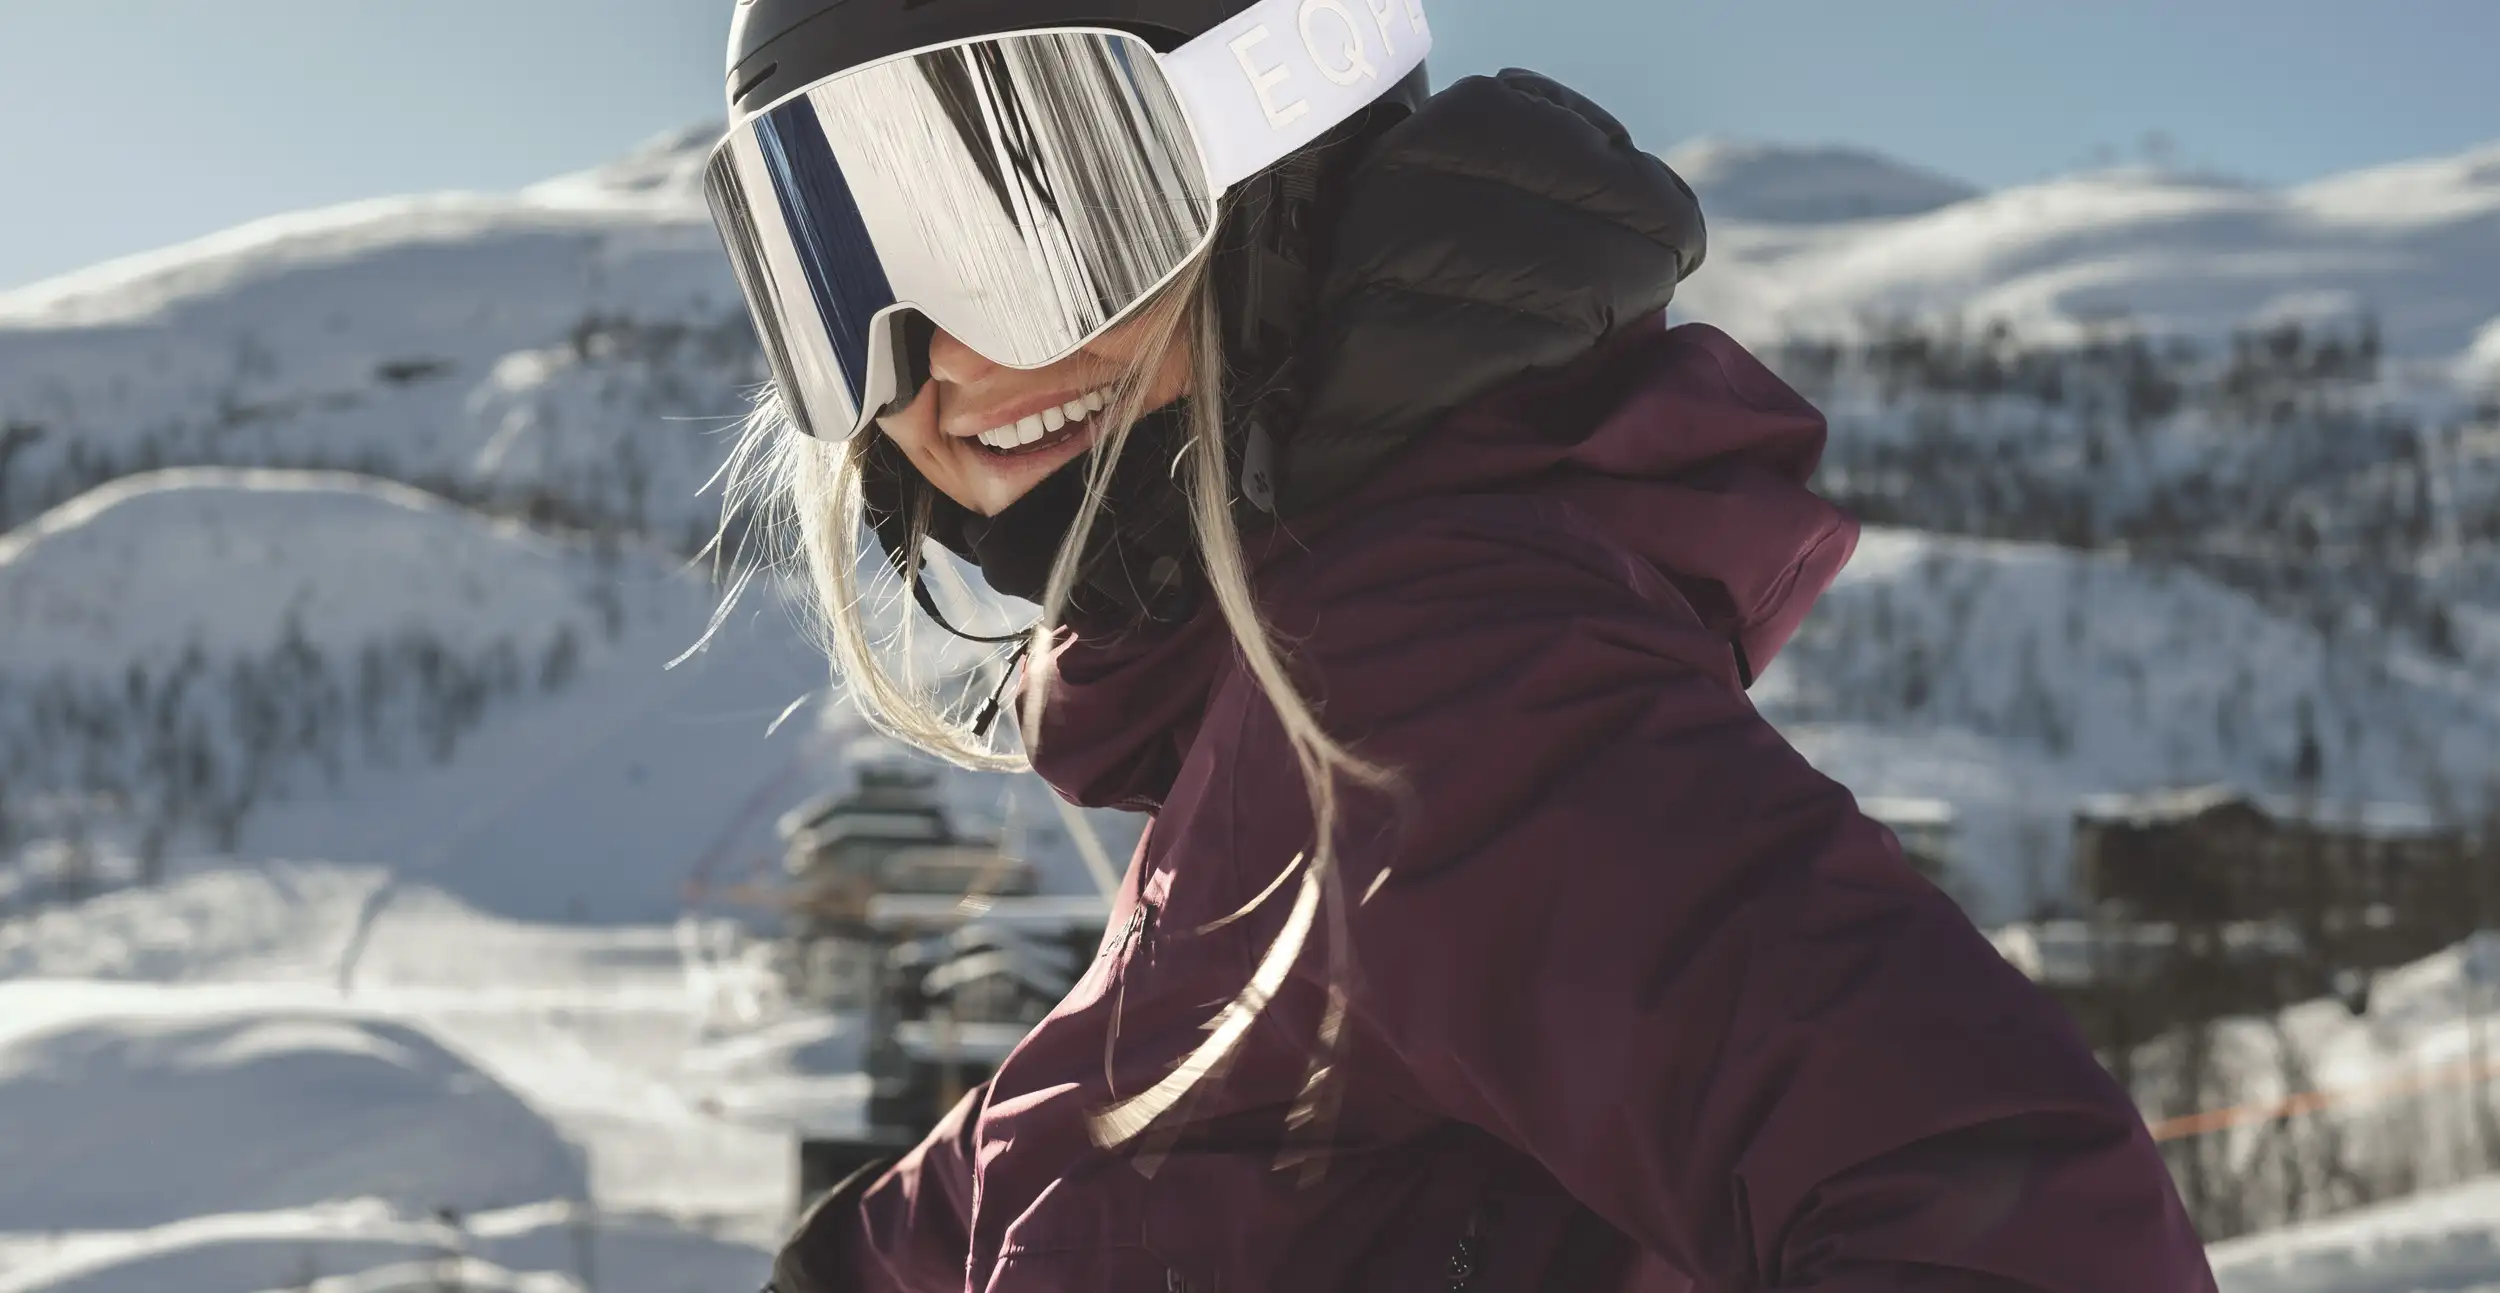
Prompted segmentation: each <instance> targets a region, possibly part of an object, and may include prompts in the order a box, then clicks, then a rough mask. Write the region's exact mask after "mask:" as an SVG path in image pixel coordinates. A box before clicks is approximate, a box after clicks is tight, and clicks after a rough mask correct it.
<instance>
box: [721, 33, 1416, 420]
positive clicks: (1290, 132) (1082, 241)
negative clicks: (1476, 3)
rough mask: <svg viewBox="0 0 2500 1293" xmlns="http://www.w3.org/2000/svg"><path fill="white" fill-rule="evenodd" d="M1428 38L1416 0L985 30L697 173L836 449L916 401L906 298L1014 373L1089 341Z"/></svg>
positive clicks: (753, 127)
mask: <svg viewBox="0 0 2500 1293" xmlns="http://www.w3.org/2000/svg"><path fill="white" fill-rule="evenodd" d="M1431 43H1432V38H1431V32H1430V29H1429V28H1428V27H1427V26H1426V25H1425V22H1424V13H1423V8H1422V0H1261V3H1258V4H1255V5H1253V6H1251V7H1250V8H1248V9H1245V10H1243V11H1242V12H1241V13H1239V14H1236V15H1234V16H1233V17H1232V18H1230V19H1227V20H1226V21H1225V22H1223V23H1222V24H1219V25H1218V26H1216V27H1215V28H1214V29H1212V30H1210V31H1208V32H1207V33H1206V34H1205V35H1202V36H1200V37H1198V38H1197V39H1195V40H1192V41H1190V42H1189V43H1188V44H1186V45H1183V46H1181V47H1180V48H1179V49H1177V50H1174V51H1172V52H1171V53H1168V54H1158V53H1156V52H1155V50H1154V48H1153V47H1152V46H1150V45H1148V44H1147V43H1146V42H1145V41H1143V40H1141V39H1139V38H1138V37H1136V36H1132V35H1129V34H1127V33H1124V32H1118V31H1111V30H1105V29H1097V28H1083V27H1071V28H1046V29H1038V30H1032V31H1019V32H1011V33H1008V34H1004V35H996V36H984V37H979V38H976V39H971V40H961V41H953V42H949V43H947V44H943V45H936V46H932V47H929V48H926V49H920V50H914V51H911V52H908V53H904V54H897V55H895V56H893V57H890V58H885V59H880V60H878V61H876V62H872V63H866V64H862V65H861V66H858V67H854V68H851V69H849V70H847V71H843V72H839V73H836V74H835V75H833V76H829V77H826V78H825V79H823V80H821V81H818V82H816V83H814V84H812V85H810V86H808V87H806V88H805V89H802V90H798V91H795V92H793V93H792V94H790V95H788V96H786V97H784V98H783V99H781V100H779V101H777V102H775V103H773V104H771V105H770V106H767V107H765V108H763V109H761V110H759V111H757V112H755V113H752V114H750V115H748V116H746V117H744V118H743V119H740V120H738V121H737V122H735V123H734V124H733V125H732V126H731V127H730V129H729V133H728V135H727V136H726V137H725V138H723V139H722V140H721V142H720V144H719V145H718V146H717V147H715V148H714V149H713V152H712V156H711V159H710V161H709V163H708V164H707V166H706V170H705V176H704V180H705V184H704V187H705V191H706V195H707V196H708V198H709V200H710V203H711V208H712V218H713V223H714V224H715V225H717V226H718V228H719V230H720V234H721V240H722V242H723V243H724V244H726V246H727V247H728V250H729V257H730V262H731V264H732V266H733V267H734V268H735V270H736V272H737V277H738V284H739V288H740V290H741V291H742V292H744V294H745V296H746V301H747V306H748V309H749V310H750V311H751V312H752V313H753V315H754V317H755V324H756V330H757V333H758V335H759V336H760V338H761V339H762V341H763V345H764V353H765V359H766V362H767V363H768V364H769V365H770V366H771V369H772V375H773V380H774V382H775V383H776V384H777V385H778V386H779V387H780V390H781V394H782V397H783V403H784V405H785V406H786V407H787V408H788V410H789V413H790V415H791V416H792V417H793V418H794V419H796V420H797V422H798V425H799V427H800V429H801V430H803V431H806V432H807V433H808V434H809V435H812V436H816V437H818V438H821V439H832V440H839V439H844V438H847V437H849V436H851V435H853V434H856V433H857V432H858V431H859V430H860V429H862V428H863V427H865V426H867V425H868V424H869V422H870V421H872V420H873V419H874V418H875V417H876V415H877V414H878V413H880V412H883V411H884V410H885V409H887V408H888V407H889V406H891V405H893V404H895V403H897V402H899V401H907V400H909V399H910V398H911V397H912V396H913V395H914V394H916V393H917V389H918V386H919V380H918V376H917V373H918V370H919V368H920V366H921V365H922V364H923V363H924V362H925V360H924V359H923V357H922V356H920V355H918V354H915V353H913V352H914V351H915V350H916V349H918V347H917V346H915V345H914V344H913V341H914V338H913V335H912V332H911V329H910V322H911V316H912V315H913V314H914V313H915V312H916V313H917V314H918V315H919V316H921V317H922V318H925V319H926V320H927V321H928V322H929V323H930V324H934V325H935V326H936V327H939V328H943V329H945V330H946V331H947V332H948V333H949V334H950V335H952V336H953V337H954V338H955V339H956V340H958V341H961V342H963V343H964V344H965V345H966V346H969V347H971V348H972V349H973V350H975V351H977V352H979V353H980V354H981V355H982V356H984V357H985V358H987V359H989V360H991V361H992V362H994V363H998V364H1002V365H1005V366H1007V367H1011V368H1040V367H1044V366H1046V365H1049V364H1052V363H1055V362H1057V361H1059V360H1061V359H1065V358H1067V357H1068V356H1069V355H1072V354H1075V353H1076V352H1077V351H1079V350H1080V349H1082V348H1084V347H1085V346H1086V345H1087V344H1088V343H1090V342H1092V341H1094V340H1095V339H1096V338H1099V337H1100V336H1101V335H1102V334H1103V333H1105V332H1106V331H1109V330H1110V329H1111V328H1113V327H1115V326H1117V325H1118V324H1119V323H1121V322H1122V321H1123V320H1125V319H1126V318H1128V317H1129V316H1130V315H1131V314H1133V313H1135V312H1136V311H1137V309H1138V308H1139V307H1140V306H1142V305H1144V304H1145V303H1146V302H1147V301H1149V300H1151V299H1152V298H1153V297H1154V295H1155V293H1156V292H1157V291H1158V290H1159V289H1161V288H1162V287H1163V286H1164V285H1166V284H1168V283H1170V282H1171V281H1172V280H1173V279H1174V278H1175V277H1177V276H1178V275H1179V274H1180V272H1181V271H1182V269H1184V268H1185V267H1186V266H1187V265H1188V264H1189V263H1190V262H1191V261H1192V260H1193V259H1194V258H1196V257H1197V256H1198V255H1200V254H1201V253H1202V252H1204V251H1205V250H1206V248H1207V247H1208V245H1209V244H1210V243H1212V242H1213V241H1214V239H1215V234H1216V228H1215V221H1216V214H1217V203H1218V202H1219V201H1220V200H1221V199H1222V197H1223V196H1224V193H1225V191H1226V190H1227V189H1228V188H1229V187H1231V186H1232V185H1234V184H1237V183H1239V182H1240V181H1242V180H1244V179H1246V178H1248V177H1250V176H1252V175H1255V174H1257V173H1258V172H1259V171H1261V170H1264V169H1265V168H1267V167H1268V166H1270V165H1272V164H1273V163H1275V162H1277V161H1279V160H1281V159H1282V158H1284V157H1285V156H1286V155H1288V154H1290V153H1292V152H1293V151H1294V150H1295V149H1297V148H1300V147H1302V146H1303V145H1305V144H1308V143H1310V142H1311V141H1312V140H1314V139H1317V138H1318V137H1319V136H1320V135H1321V134H1322V133H1324V132H1326V131H1327V130H1328V129H1329V128H1330V127H1332V126H1335V125H1336V124H1338V123H1339V122H1341V121H1344V120H1345V119H1347V118H1349V117H1351V116H1353V115H1354V114H1355V113H1357V112H1359V111H1361V110H1362V109H1363V108H1364V107H1365V106H1366V105H1368V104H1369V103H1371V102H1372V101H1373V100H1374V99H1377V98H1379V97H1380V96H1381V95H1382V94H1383V93H1385V92H1387V91H1388V89H1389V88H1390V87H1391V86H1393V85H1395V84H1396V83H1397V82H1398V81H1399V80H1400V79H1402V78H1403V77H1405V76H1406V75H1407V74H1408V73H1409V72H1411V71H1413V70H1414V69H1415V68H1416V67H1417V66H1419V65H1420V64H1421V63H1422V62H1423V59H1424V54H1425V52H1426V51H1427V50H1428V49H1429V48H1430V47H1431ZM922 337H923V338H924V340H923V341H922V343H921V344H925V332H923V333H922Z"/></svg>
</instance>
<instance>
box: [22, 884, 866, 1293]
mask: <svg viewBox="0 0 2500 1293" xmlns="http://www.w3.org/2000/svg"><path fill="white" fill-rule="evenodd" d="M386 894H387V895H389V901H388V902H387V903H386V904H385V905H383V906H382V907H381V909H380V910H379V911H378V913H377V912H376V910H375V903H376V900H377V898H380V897H382V896H383V895H386ZM360 930H361V931H362V932H361V933H360ZM717 934H718V931H701V930H694V929H689V930H686V931H678V930H673V929H671V928H670V927H668V926H611V927H564V926H551V925H533V924H527V923H520V922H513V921H508V920H503V919H499V918H496V917H493V916H488V915H485V914H483V913H480V912H478V911H476V910H475V909H473V908H471V907H469V906H467V905H465V904H462V903H460V902H458V901H456V900H454V899H452V898H450V897H448V896H447V895H444V894H443V893H441V892H440V891H438V890H434V889H430V888H426V887H423V886H417V885H409V884H405V883H402V884H398V885H393V884H392V883H391V877H389V876H388V875H387V874H386V873H385V872H383V871H381V870H379V869H376V868H368V867H349V866H339V865H313V864H307V865H292V864H274V863H273V864H267V865H260V866H228V867H223V868H217V869H209V870H203V871H199V872H197V873H194V874H189V875H184V876H182V877H180V878H177V879H175V880H173V881H171V882H170V883H168V884H167V885H165V886H164V887H162V888H160V889H156V890H144V891H143V890H133V891H124V892H121V893H117V894H111V895H106V896H103V897H99V898H96V899H92V900H90V901H88V902H87V903H85V904H83V905H80V906H76V907H68V908H55V909H53V910H51V911H49V912H46V913H44V914H41V915H38V916H34V917H29V918H21V919H18V920H15V921H11V922H8V923H6V924H0V1145H5V1146H6V1147H7V1163H8V1170H7V1171H6V1172H0V1293H21V1291H24V1293H32V1291H33V1290H38V1289H40V1290H46V1291H47V1293H68V1291H70V1290H76V1291H77V1293H141V1291H142V1290H146V1291H150V1293H153V1291H155V1290H166V1291H169V1293H170V1291H172V1290H180V1291H181V1293H229V1291H232V1293H247V1291H251V1293H256V1291H259V1290H279V1289H304V1288H311V1289H317V1290H321V1291H322V1293H347V1291H348V1290H358V1291H363V1290H372V1291H374V1293H381V1291H382V1290H388V1289H396V1288H401V1287H406V1286H409V1285H410V1282H411V1281H418V1280H421V1279H422V1278H424V1277H430V1276H432V1275H434V1274H437V1273H439V1272H442V1271H444V1270H445V1269H446V1263H453V1262H457V1263H460V1264H461V1266H460V1270H461V1275H460V1281H461V1282H460V1283H458V1285H457V1287H460V1288H464V1289H504V1288H510V1289H528V1290H546V1291H548V1293H553V1291H554V1290H560V1289H574V1288H582V1287H592V1288H597V1289H600V1290H605V1291H609V1293H716V1291H718V1290H743V1289H750V1288H754V1287H756V1286H757V1285H758V1284H760V1283H761V1281H762V1275H763V1270H764V1266H765V1263H766V1260H767V1249H768V1246H769V1244H770V1243H771V1242H772V1240H773V1239H774V1237H775V1233H776V1228H777V1227H778V1226H779V1225H780V1224H781V1221H782V1218H783V1215H784V1213H785V1211H786V1209H787V1207H788V1205H789V1202H790V1191H791V1188H792V1180H793V1178H792V1158H791V1148H790V1146H791V1142H790V1139H789V1136H788V1133H787V1131H786V1128H785V1126H784V1125H783V1124H782V1123H780V1122H777V1121H774V1120H773V1119H772V1118H770V1117H764V1118H759V1117H757V1116H755V1115H753V1114H751V1113H750V1112H748V1109H749V1106H752V1105H756V1104H757V1103H758V1101H759V1100H760V1101H761V1103H762V1105H763V1106H764V1107H766V1108H768V1109H769V1110H773V1111H785V1110H787V1109H788V1108H789V1107H790V1106H791V1104H792V1102H793V1100H794V1099H797V1098H800V1097H806V1098H812V1099H813V1100H814V1101H815V1102H816V1104H817V1105H818V1106H819V1113H820V1114H825V1115H830V1116H833V1117H835V1118H836V1119H837V1120H838V1119H839V1118H840V1117H841V1116H843V1115H844V1114H845V1113H846V1112H847V1111H849V1110H851V1109H854V1108H855V1102H856V1099H857V1094H858V1092H857V1089H856V1081H855V1079H853V1078H851V1077H849V1076H847V1075H845V1074H843V1072H842V1070H843V1069H845V1068H847V1067H848V1065H849V1063H850V1062H851V1061H852V1059H853V1058H854V1057H853V1056H852V1055H851V1054H850V1053H849V1052H848V1043H849V1037H848V1034H847V1033H846V1032H844V1031H843V1028H844V1025H842V1024H841V1023H840V1022H839V1021H834V1022H827V1021H819V1020H809V1019H797V1020H785V1021H781V1022H779V1024H778V1026H775V1022H776V1021H775V1018H774V1015H773V1011H774V1009H775V1005H774V1001H773V998H772V995H771V993H770V991H769V989H768V986H767V980H766V979H765V978H764V977H763V976H761V975H760V974H759V973H757V972H756V969H755V966H754V964H753V962H752V961H751V960H749V959H746V958H743V957H741V956H739V955H737V954H735V951H734V949H732V948H729V947H726V946H724V945H723V944H722V942H721V940H720V939H719V938H718V937H717ZM351 949H352V950H351ZM725 952H726V953H728V955H727V956H726V959H723V954H724V953H725ZM351 958H352V960H353V962H354V966H355V969H354V973H353V976H352V982H351V984H350V986H349V987H348V988H347V989H346V990H344V991H342V988H341V977H342V966H343V965H344V964H345V963H346V962H347V961H348V960H350V959H351ZM794 1056H796V1057H798V1060H797V1061H794V1059H793V1057H794ZM794 1062H804V1063H809V1064H813V1065H815V1066H817V1071H818V1072H823V1073H829V1074H832V1076H822V1077H818V1076H811V1075H810V1074H808V1073H805V1072H794V1071H793V1070H792V1064H793V1063H794ZM417 1286H422V1287H432V1286H431V1285H423V1284H421V1283H420V1284H418V1285H417Z"/></svg>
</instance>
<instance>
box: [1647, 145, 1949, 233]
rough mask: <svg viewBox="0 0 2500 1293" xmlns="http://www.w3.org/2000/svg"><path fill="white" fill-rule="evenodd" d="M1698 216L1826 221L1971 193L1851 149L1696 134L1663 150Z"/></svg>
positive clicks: (1899, 210)
mask: <svg viewBox="0 0 2500 1293" xmlns="http://www.w3.org/2000/svg"><path fill="white" fill-rule="evenodd" d="M1666 160H1667V164H1668V165H1670V166H1672V167H1674V168H1675V171H1676V173H1677V174H1679V175H1681V176H1683V177H1684V179H1685V182H1686V183H1689V184H1691V185H1692V186H1693V190H1694V191H1695V192H1696V193H1698V194H1699V195H1700V196H1701V202H1702V210H1703V212H1704V213H1705V214H1706V215H1710V216H1715V217H1719V218H1723V219H1730V220H1752V221H1760V222H1763V223H1769V224H1829V223H1834V222H1838V221H1845V220H1867V219H1877V218H1884V217H1894V216H1910V215H1920V214H1923V213H1925V212H1929V211H1934V210H1936V209H1938V208H1940V207H1948V206H1951V205H1953V204H1954V203H1956V202H1961V201H1964V200H1966V199H1969V198H1973V197H1977V196H1978V195H1979V192H1980V191H1979V190H1978V189H1977V188H1974V187H1972V186H1971V185H1968V184H1965V183H1963V182H1961V181H1960V180H1956V179H1951V178H1948V177H1946V176H1943V175H1938V174H1936V173H1935V172H1933V171H1927V170H1922V169H1920V168H1918V167H1915V166H1911V165H1908V164H1906V163H1903V162H1897V161H1894V160H1892V159H1891V158H1888V157H1884V156H1881V155H1879V154H1876V153H1871V152H1865V151H1862V150H1860V149H1854V148H1840V147H1805V146H1799V145H1793V144H1766V143H1756V142H1751V141H1746V140H1734V139H1715V138H1702V139H1695V140H1692V141H1690V142H1688V143H1685V144H1682V145H1680V146H1678V147H1677V148H1676V149H1675V150H1674V151H1672V152H1670V153H1668V154H1667V158H1666Z"/></svg>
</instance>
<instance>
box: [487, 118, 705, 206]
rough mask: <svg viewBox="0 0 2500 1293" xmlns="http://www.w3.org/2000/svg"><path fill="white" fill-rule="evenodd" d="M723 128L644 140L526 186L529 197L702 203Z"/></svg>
mask: <svg viewBox="0 0 2500 1293" xmlns="http://www.w3.org/2000/svg"><path fill="white" fill-rule="evenodd" d="M721 130H722V125H721V123H720V122H717V121H706V122H699V123H697V124H695V125H691V126H687V127H684V128H682V129H679V130H672V131H670V132H668V133H667V134H664V135H658V136H654V137H653V138H651V139H647V140H644V141H643V142H642V143H640V144H638V145H636V146H635V147H634V149H633V151H631V152H628V153H627V154H625V155H624V156H623V157H620V158H618V159H616V160H615V161H613V162H609V163H606V164H604V165H600V166H594V167H592V168H590V169H589V170H586V171H575V172H574V173H572V174H570V175H559V176H557V177H556V178H554V179H551V180H547V181H545V182H543V183H539V184H533V185H531V186H530V187H528V188H526V189H523V190H522V191H521V192H522V195H523V196H524V197H531V198H539V199H546V200H557V201H563V200H576V199H582V198H593V199H596V198H609V199H626V200H634V199H642V200H649V201H656V202H662V203H682V204H687V205H694V204H700V203H701V202H702V200H703V164H704V162H705V160H706V159H708V158H709V157H710V156H711V155H712V146H713V145H714V144H716V143H718V142H720V137H721Z"/></svg>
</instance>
